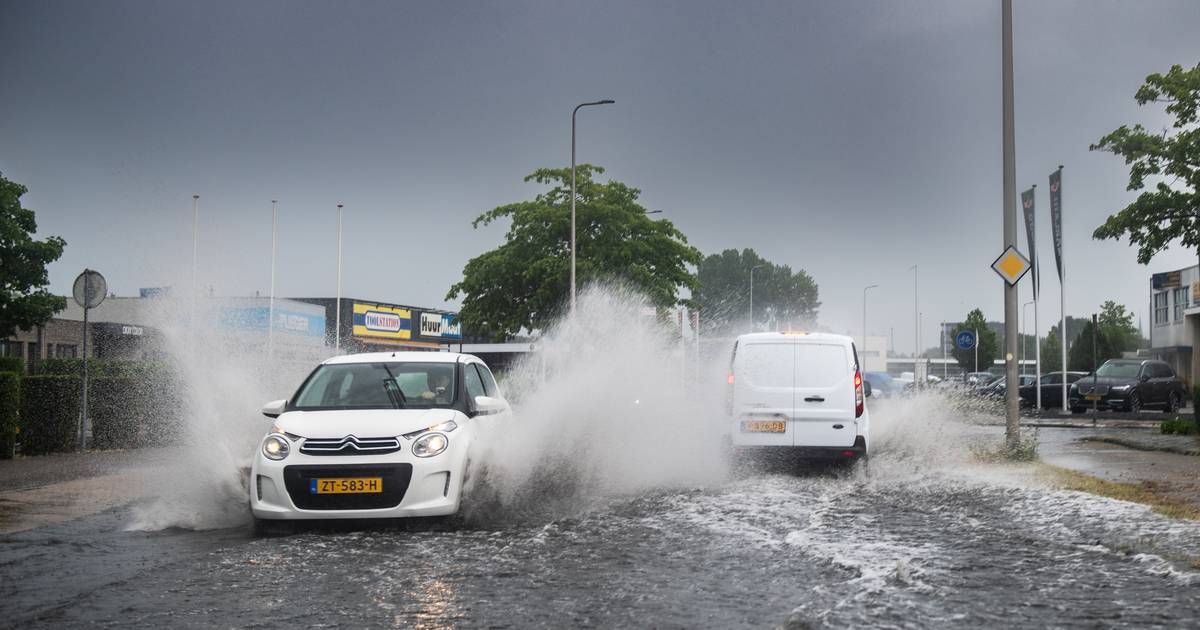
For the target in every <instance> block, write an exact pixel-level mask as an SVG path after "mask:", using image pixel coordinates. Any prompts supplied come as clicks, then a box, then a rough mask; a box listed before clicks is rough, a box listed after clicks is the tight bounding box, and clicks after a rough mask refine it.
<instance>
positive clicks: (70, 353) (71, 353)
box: [46, 343, 78, 359]
mask: <svg viewBox="0 0 1200 630" xmlns="http://www.w3.org/2000/svg"><path fill="white" fill-rule="evenodd" d="M77 353H78V350H77V349H76V347H75V344H70V343H60V344H56V345H55V346H54V354H53V356H54V357H57V358H59V359H74V358H75V357H76V354H77ZM46 354H47V355H50V353H49V352H47V353H46Z"/></svg>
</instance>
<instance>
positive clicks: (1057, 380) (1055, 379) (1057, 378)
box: [1042, 374, 1062, 385]
mask: <svg viewBox="0 0 1200 630" xmlns="http://www.w3.org/2000/svg"><path fill="white" fill-rule="evenodd" d="M1047 379H1048V380H1047ZM1042 380H1043V381H1044V382H1046V383H1047V384H1049V385H1061V384H1062V374H1050V375H1048V376H1046V377H1045V378H1043V379H1042Z"/></svg>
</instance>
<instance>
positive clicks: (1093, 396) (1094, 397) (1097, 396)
mask: <svg viewBox="0 0 1200 630" xmlns="http://www.w3.org/2000/svg"><path fill="white" fill-rule="evenodd" d="M1100 398H1101V396H1100V394H1088V395H1086V396H1084V397H1083V399H1084V400H1100Z"/></svg>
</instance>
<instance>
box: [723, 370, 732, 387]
mask: <svg viewBox="0 0 1200 630" xmlns="http://www.w3.org/2000/svg"><path fill="white" fill-rule="evenodd" d="M725 382H726V383H729V384H730V385H733V372H730V373H729V380H727V381H725Z"/></svg>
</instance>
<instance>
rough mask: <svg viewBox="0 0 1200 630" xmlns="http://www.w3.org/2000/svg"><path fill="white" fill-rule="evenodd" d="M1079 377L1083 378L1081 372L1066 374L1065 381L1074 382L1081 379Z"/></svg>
mask: <svg viewBox="0 0 1200 630" xmlns="http://www.w3.org/2000/svg"><path fill="white" fill-rule="evenodd" d="M1081 378H1083V375H1082V374H1068V375H1067V382H1068V383H1074V382H1076V381H1078V380H1079V379H1081Z"/></svg>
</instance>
